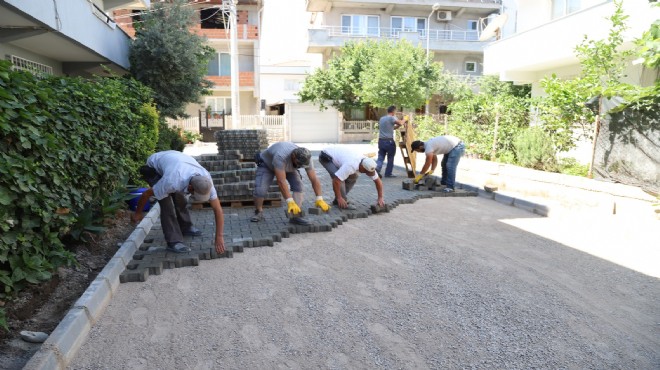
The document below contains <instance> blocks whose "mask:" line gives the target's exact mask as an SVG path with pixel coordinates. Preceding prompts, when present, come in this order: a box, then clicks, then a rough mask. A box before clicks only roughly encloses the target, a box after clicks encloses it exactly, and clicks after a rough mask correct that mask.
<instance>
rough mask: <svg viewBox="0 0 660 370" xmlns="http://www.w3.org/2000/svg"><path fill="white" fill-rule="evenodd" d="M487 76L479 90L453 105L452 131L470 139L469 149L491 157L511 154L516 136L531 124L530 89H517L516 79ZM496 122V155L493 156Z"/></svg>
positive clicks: (450, 107) (477, 153)
mask: <svg viewBox="0 0 660 370" xmlns="http://www.w3.org/2000/svg"><path fill="white" fill-rule="evenodd" d="M483 80H484V82H483V83H484V85H483V89H482V90H481V91H480V93H479V94H474V95H472V96H471V97H470V98H467V99H462V100H460V101H457V102H454V103H452V104H450V105H449V109H450V110H451V112H452V114H451V115H450V116H449V117H450V123H449V134H450V135H454V136H457V137H460V138H461V139H463V141H465V142H466V143H468V144H467V146H466V152H467V153H470V154H476V155H478V156H479V157H480V158H484V159H490V160H497V158H499V157H504V158H511V156H512V155H513V154H514V148H513V140H514V138H515V137H516V135H517V134H518V132H519V131H521V130H523V129H525V128H526V127H528V126H529V113H528V101H529V99H528V94H529V92H527V93H522V92H521V90H519V89H514V88H513V87H512V86H511V85H512V83H510V82H501V81H498V80H497V79H496V78H493V77H484V78H483ZM527 91H529V90H527ZM518 95H521V96H518ZM496 126H497V144H496V158H492V154H493V141H494V138H495V128H496Z"/></svg>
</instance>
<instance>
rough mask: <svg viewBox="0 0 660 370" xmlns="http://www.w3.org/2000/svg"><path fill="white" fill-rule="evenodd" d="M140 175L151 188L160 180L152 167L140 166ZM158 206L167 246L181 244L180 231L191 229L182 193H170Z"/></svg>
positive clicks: (181, 235)
mask: <svg viewBox="0 0 660 370" xmlns="http://www.w3.org/2000/svg"><path fill="white" fill-rule="evenodd" d="M140 174H141V175H142V178H143V179H144V181H146V182H147V183H148V184H149V186H151V187H153V186H154V185H156V183H157V182H158V181H159V180H160V177H161V176H160V174H158V172H156V170H155V169H154V168H152V167H148V166H142V167H141V168H140ZM158 204H159V205H160V225H161V227H162V229H163V235H165V241H166V242H167V244H168V245H174V244H176V243H182V242H183V233H182V230H188V229H190V228H191V227H192V225H193V224H192V220H191V218H190V212H188V202H187V201H186V196H185V194H184V193H183V192H176V193H171V194H169V195H168V196H167V197H165V198H163V199H161V200H159V201H158Z"/></svg>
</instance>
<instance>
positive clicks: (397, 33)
mask: <svg viewBox="0 0 660 370" xmlns="http://www.w3.org/2000/svg"><path fill="white" fill-rule="evenodd" d="M320 29H324V30H326V31H327V32H328V35H329V36H334V37H353V38H378V39H381V38H382V39H399V38H401V34H402V33H418V34H419V39H420V40H426V30H419V31H415V30H409V31H408V30H404V29H401V28H383V27H366V28H364V27H360V28H354V27H344V26H321V27H320ZM429 40H430V41H479V32H478V31H465V30H433V29H432V30H429Z"/></svg>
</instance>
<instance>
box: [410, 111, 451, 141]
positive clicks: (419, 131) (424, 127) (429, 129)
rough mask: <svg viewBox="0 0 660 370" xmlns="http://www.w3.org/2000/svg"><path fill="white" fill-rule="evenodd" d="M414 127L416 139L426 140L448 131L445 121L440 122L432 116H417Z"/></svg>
mask: <svg viewBox="0 0 660 370" xmlns="http://www.w3.org/2000/svg"><path fill="white" fill-rule="evenodd" d="M413 127H414V129H415V139H416V140H422V141H426V140H428V139H430V138H433V137H436V136H440V135H444V134H445V133H446V132H445V125H444V122H438V121H436V120H434V119H433V118H432V117H431V116H421V115H420V116H415V121H414V122H413Z"/></svg>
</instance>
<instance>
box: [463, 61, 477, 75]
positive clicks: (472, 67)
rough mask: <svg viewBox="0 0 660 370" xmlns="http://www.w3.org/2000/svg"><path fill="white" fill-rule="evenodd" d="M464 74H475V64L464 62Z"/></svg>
mask: <svg viewBox="0 0 660 370" xmlns="http://www.w3.org/2000/svg"><path fill="white" fill-rule="evenodd" d="M465 72H469V73H475V72H477V62H465Z"/></svg>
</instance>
